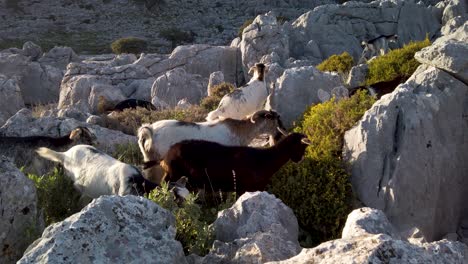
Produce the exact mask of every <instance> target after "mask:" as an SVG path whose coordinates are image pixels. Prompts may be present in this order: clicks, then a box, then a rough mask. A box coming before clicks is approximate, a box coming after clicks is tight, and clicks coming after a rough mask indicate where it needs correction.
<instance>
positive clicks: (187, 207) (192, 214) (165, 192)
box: [148, 181, 214, 256]
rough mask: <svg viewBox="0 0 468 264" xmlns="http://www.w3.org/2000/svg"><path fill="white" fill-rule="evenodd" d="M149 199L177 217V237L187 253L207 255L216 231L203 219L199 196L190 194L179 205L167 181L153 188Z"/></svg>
mask: <svg viewBox="0 0 468 264" xmlns="http://www.w3.org/2000/svg"><path fill="white" fill-rule="evenodd" d="M148 199H150V200H152V201H153V202H155V203H157V204H159V205H160V206H161V207H163V208H165V209H167V210H169V211H170V212H171V213H173V214H174V216H175V218H176V229H177V234H176V239H177V240H179V241H180V242H181V243H182V246H183V248H184V251H185V252H186V253H189V254H190V253H195V254H197V255H201V256H203V255H206V253H208V250H209V249H210V247H211V245H212V243H213V241H214V233H213V229H212V227H211V226H209V225H208V224H207V222H205V221H202V220H201V218H202V209H201V207H200V206H199V205H198V204H196V203H195V200H196V199H197V197H196V196H195V195H193V194H190V195H189V196H188V197H187V199H186V200H185V201H184V202H183V204H182V206H181V207H179V205H178V204H177V202H176V201H175V197H174V194H173V193H172V192H171V191H170V190H169V188H168V185H167V183H166V182H164V181H163V182H162V183H161V187H160V188H156V189H155V190H153V191H152V192H151V193H150V194H149V196H148Z"/></svg>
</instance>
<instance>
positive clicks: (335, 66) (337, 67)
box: [317, 51, 354, 74]
mask: <svg viewBox="0 0 468 264" xmlns="http://www.w3.org/2000/svg"><path fill="white" fill-rule="evenodd" d="M353 64H354V59H353V57H352V56H351V55H349V53H348V52H346V51H345V52H343V53H341V54H340V55H336V54H334V55H332V56H330V57H329V58H328V59H326V60H324V61H322V63H320V64H319V65H317V69H319V70H321V71H330V72H331V71H334V72H338V73H341V74H346V73H348V72H349V71H350V70H351V68H352V67H353Z"/></svg>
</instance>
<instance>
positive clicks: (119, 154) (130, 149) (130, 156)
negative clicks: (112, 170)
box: [112, 142, 143, 165]
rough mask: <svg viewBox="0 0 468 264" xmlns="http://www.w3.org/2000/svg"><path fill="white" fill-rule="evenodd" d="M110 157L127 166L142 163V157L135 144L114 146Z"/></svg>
mask: <svg viewBox="0 0 468 264" xmlns="http://www.w3.org/2000/svg"><path fill="white" fill-rule="evenodd" d="M112 156H113V157H115V158H116V159H118V160H120V161H122V162H125V163H127V164H135V165H138V164H142V163H143V155H142V154H141V152H140V148H139V147H138V144H136V143H130V142H129V143H126V144H117V145H115V150H114V153H113V154H112Z"/></svg>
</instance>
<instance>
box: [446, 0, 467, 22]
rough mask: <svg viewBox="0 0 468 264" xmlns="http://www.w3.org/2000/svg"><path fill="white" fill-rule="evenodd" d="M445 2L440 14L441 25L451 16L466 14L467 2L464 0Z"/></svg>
mask: <svg viewBox="0 0 468 264" xmlns="http://www.w3.org/2000/svg"><path fill="white" fill-rule="evenodd" d="M446 2H448V3H447V6H446V7H445V9H444V13H443V15H442V25H445V24H446V23H447V22H448V21H449V20H450V19H452V18H455V17H457V16H466V13H468V4H467V3H466V1H465V0H450V1H446Z"/></svg>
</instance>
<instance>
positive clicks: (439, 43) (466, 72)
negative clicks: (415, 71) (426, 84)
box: [414, 22, 468, 83]
mask: <svg viewBox="0 0 468 264" xmlns="http://www.w3.org/2000/svg"><path fill="white" fill-rule="evenodd" d="M461 54H468V22H465V24H464V25H463V26H461V27H460V28H458V29H457V30H456V31H455V32H454V33H452V34H449V35H447V36H444V37H441V38H439V39H437V40H436V41H435V42H434V43H433V44H432V45H431V46H429V47H426V48H424V49H422V50H421V51H418V52H416V54H415V55H414V57H415V58H416V60H418V61H419V62H421V63H424V64H427V65H432V66H434V67H437V68H439V69H443V70H446V71H448V72H450V73H451V74H453V75H454V76H455V77H456V78H458V79H460V80H461V81H462V82H464V83H468V57H467V56H461Z"/></svg>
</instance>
